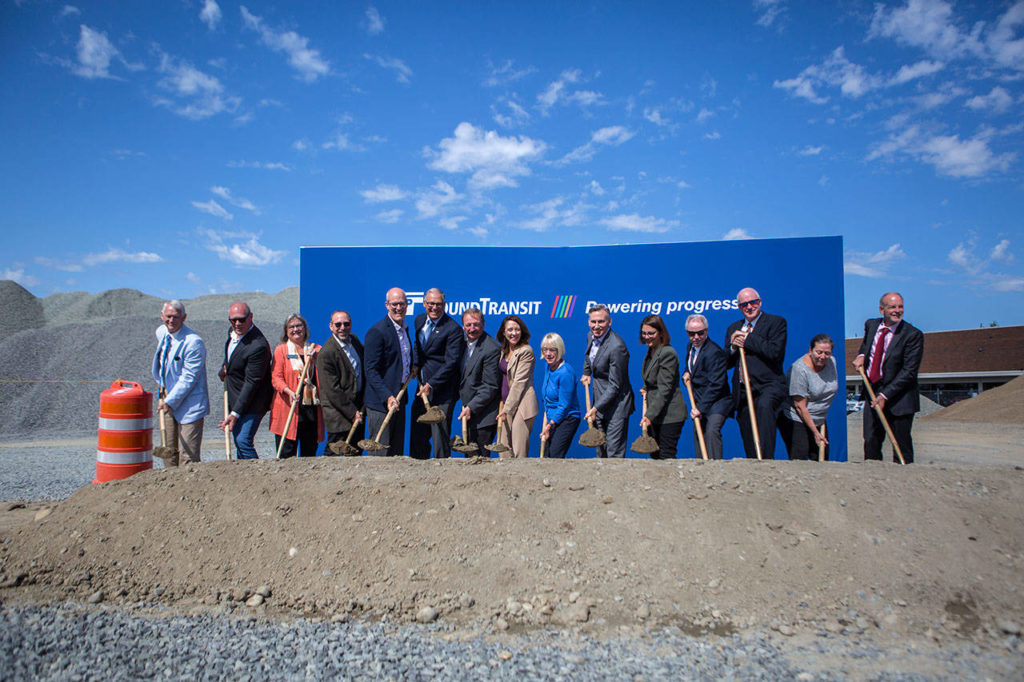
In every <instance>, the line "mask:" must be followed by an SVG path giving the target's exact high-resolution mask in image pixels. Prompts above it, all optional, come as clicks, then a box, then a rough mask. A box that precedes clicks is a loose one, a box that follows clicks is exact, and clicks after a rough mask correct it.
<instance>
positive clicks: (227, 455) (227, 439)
mask: <svg viewBox="0 0 1024 682" xmlns="http://www.w3.org/2000/svg"><path fill="white" fill-rule="evenodd" d="M229 414H231V413H230V412H229V411H228V389H226V388H225V389H224V421H227V419H228V415H229ZM224 459H228V460H230V459H231V432H230V431H229V430H228V429H224Z"/></svg>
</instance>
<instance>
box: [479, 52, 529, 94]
mask: <svg viewBox="0 0 1024 682" xmlns="http://www.w3.org/2000/svg"><path fill="white" fill-rule="evenodd" d="M536 71H537V69H535V68H534V67H532V66H528V67H526V68H525V69H517V68H516V67H515V63H514V62H513V61H512V60H511V59H509V60H506V61H505V63H504V64H502V65H501V66H498V67H496V66H494V65H491V73H490V74H489V75H488V76H487V78H485V79H484V82H483V84H484V85H485V86H486V87H489V88H494V87H498V86H501V85H508V84H510V83H515V82H516V81H518V80H521V79H523V78H526V77H527V76H529V75H530V74H531V73H535V72H536Z"/></svg>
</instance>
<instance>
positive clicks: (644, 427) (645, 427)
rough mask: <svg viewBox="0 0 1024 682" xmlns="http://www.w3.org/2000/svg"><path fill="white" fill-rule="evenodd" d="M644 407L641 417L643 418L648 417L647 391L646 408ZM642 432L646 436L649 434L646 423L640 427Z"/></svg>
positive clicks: (645, 396)
mask: <svg viewBox="0 0 1024 682" xmlns="http://www.w3.org/2000/svg"><path fill="white" fill-rule="evenodd" d="M643 409H644V411H643V413H642V414H641V415H640V417H641V419H642V418H643V417H646V416H647V393H646V392H645V393H644V408H643ZM640 432H641V433H642V434H644V435H645V436H646V435H647V425H646V424H645V425H643V426H641V427H640Z"/></svg>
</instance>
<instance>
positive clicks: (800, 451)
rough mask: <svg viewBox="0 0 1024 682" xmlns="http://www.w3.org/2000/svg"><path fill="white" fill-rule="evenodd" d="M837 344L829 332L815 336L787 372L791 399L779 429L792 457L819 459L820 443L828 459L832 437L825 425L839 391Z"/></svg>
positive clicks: (781, 417)
mask: <svg viewBox="0 0 1024 682" xmlns="http://www.w3.org/2000/svg"><path fill="white" fill-rule="evenodd" d="M834 345H835V344H834V343H833V341H832V339H831V337H829V335H828V334H818V335H817V336H815V337H814V338H813V339H811V349H810V350H809V351H808V352H807V354H806V355H804V356H803V357H802V358H800V359H799V360H797V361H796V362H794V363H793V366H792V367H790V368H789V372H788V373H787V374H786V383H787V384H788V385H789V400H788V402H787V404H786V407H785V408H784V409H783V411H782V415H781V416H780V417H779V431H780V432H781V433H782V440H783V442H785V443H786V450H788V451H789V458H790V459H810V460H816V459H818V446H819V445H820V444H824V446H825V459H826V460H827V459H828V439H827V438H826V437H825V436H824V435H822V433H821V425H822V424H824V423H825V417H826V416H827V415H828V408H829V407H831V406H832V399H833V398H835V397H836V393H837V392H838V391H839V376H838V372H837V370H836V360H835V358H833V357H832V348H833V346H834Z"/></svg>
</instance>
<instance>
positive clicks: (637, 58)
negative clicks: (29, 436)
mask: <svg viewBox="0 0 1024 682" xmlns="http://www.w3.org/2000/svg"><path fill="white" fill-rule="evenodd" d="M1022 78H1024V1H1019V2H974V3H967V2H956V3H951V2H945V1H943V0H909V2H908V1H906V0H903V1H900V2H881V3H876V2H844V1H841V0H840V1H837V2H819V1H809V2H795V1H788V0H748V1H745V2H740V1H737V2H714V3H704V2H622V3H611V2H598V3H582V2H564V3H552V2H526V1H519V2H504V3H497V2H431V3H426V2H417V3H408V2H403V3H385V2H378V3H374V4H372V5H371V4H365V3H362V4H359V3H341V2H338V3H308V2H293V3H279V4H268V3H263V2H258V1H248V0H247V1H246V2H245V3H244V4H239V3H234V2H227V1H226V0H217V1H216V2H215V1H214V0H198V1H187V0H170V1H168V2H158V3H156V2H132V3H113V2H94V3H85V2H79V3H73V4H64V3H62V2H33V1H30V0H22V1H21V2H10V1H7V2H4V3H2V4H0V96H2V101H3V102H4V106H3V107H2V108H0V146H2V149H3V151H2V152H0V172H2V177H3V182H2V183H0V207H2V211H0V220H2V227H3V235H4V236H3V242H2V243H3V246H4V249H3V252H2V256H0V278H5V279H14V280H16V281H18V282H20V283H21V284H23V285H25V286H26V287H27V288H28V289H29V290H30V291H32V292H33V293H35V294H36V295H38V296H45V295H48V294H51V293H54V292H57V291H69V290H87V291H93V292H95V291H100V290H104V289H109V288H114V287H125V286H127V287H132V288H137V289H140V290H142V291H144V292H146V293H150V294H153V295H156V296H168V297H169V296H174V297H181V298H188V297H193V296H198V295H202V294H207V293H224V292H233V291H248V290H263V291H271V292H273V291H278V290H279V289H281V288H283V287H286V286H292V285H295V284H297V283H298V253H299V247H300V246H333V245H381V244H384V245H387V244H396V245H398V244H401V245H418V244H425V245H427V244H428V245H462V244H468V245H565V244H615V243H646V242H664V241H710V240H719V239H748V238H753V239H762V238H777V237H790V236H800V237H804V236H818V235H836V234H839V235H842V236H843V237H844V245H845V246H844V248H845V254H844V260H845V271H846V278H845V281H846V298H847V301H846V320H847V332H848V333H849V334H851V335H852V334H857V333H858V332H859V330H860V328H861V322H862V321H863V319H864V318H865V317H867V316H869V315H871V314H873V313H874V312H876V309H877V303H876V301H877V299H878V296H879V295H880V294H881V293H882V292H884V291H887V290H891V289H897V290H900V291H902V292H903V293H904V295H905V297H906V303H907V318H908V319H909V320H911V321H912V322H914V323H916V324H917V325H918V326H920V327H922V328H923V329H925V330H939V329H956V328H964V327H977V326H978V325H979V324H986V325H987V324H988V323H989V322H992V321H996V322H998V323H999V324H1000V325H1008V324H1022V323H1024V312H1022V310H1024V308H1021V307H1020V306H1009V307H1007V306H1006V304H1005V301H1006V300H1011V297H1014V296H1018V295H1021V294H1022V293H1024V268H1022V265H1021V263H1022V259H1024V253H1022V252H1021V246H1022V237H1024V230H1022V226H1021V224H1022V216H1024V201H1022V198H1024V182H1022V176H1021V169H1022V167H1024V166H1022V164H1024V158H1022V154H1021V151H1022V139H1024V138H1022V130H1024V124H1022V122H1021V121H1022V117H1021V112H1022V108H1024V106H1022V105H1024V88H1022ZM756 251H757V249H756V244H754V243H750V244H747V245H744V244H737V253H738V255H739V256H741V255H742V254H743V253H749V254H750V257H756ZM792 265H793V267H792V270H793V277H799V276H800V267H799V264H798V263H794V264H792ZM409 266H410V267H430V264H409ZM722 266H723V267H733V268H736V269H737V270H738V271H741V270H742V262H741V260H737V262H736V263H723V265H722ZM343 267H344V264H339V269H342V268H343ZM680 267H681V269H683V270H684V269H685V264H680ZM482 272H485V273H488V275H487V276H495V277H500V276H502V274H501V271H500V270H490V269H487V268H486V267H484V268H483V269H482ZM610 276H626V277H641V276H643V273H615V274H614V275H610ZM684 276H685V275H684ZM737 283H738V285H746V284H752V285H754V286H756V284H757V283H756V282H750V283H748V282H745V281H742V275H741V274H738V275H737ZM807 286H808V287H813V286H814V283H813V282H808V283H807ZM765 308H766V310H770V301H766V303H765Z"/></svg>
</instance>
